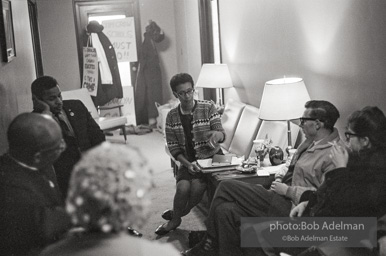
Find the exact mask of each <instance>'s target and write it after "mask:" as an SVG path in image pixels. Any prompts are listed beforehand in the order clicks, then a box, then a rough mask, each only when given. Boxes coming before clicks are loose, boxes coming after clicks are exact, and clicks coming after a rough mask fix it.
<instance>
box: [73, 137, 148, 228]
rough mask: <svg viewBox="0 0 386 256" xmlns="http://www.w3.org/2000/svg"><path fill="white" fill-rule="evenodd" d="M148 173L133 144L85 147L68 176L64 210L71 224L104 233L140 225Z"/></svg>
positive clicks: (146, 205) (105, 143)
mask: <svg viewBox="0 0 386 256" xmlns="http://www.w3.org/2000/svg"><path fill="white" fill-rule="evenodd" d="M151 173H152V171H151V170H150V168H149V166H148V165H147V162H146V160H145V158H144V157H143V156H142V154H141V153H140V152H139V151H138V150H137V149H136V148H133V147H130V146H126V145H117V144H111V143H109V142H104V143H103V144H101V145H100V146H98V147H95V148H93V149H91V150H89V151H87V152H86V153H85V154H84V155H83V156H82V158H81V160H80V161H79V162H78V164H77V165H76V166H75V168H74V170H73V173H72V176H71V179H70V188H69V192H68V196H67V200H66V211H67V212H68V214H69V215H70V217H71V219H72V222H73V224H74V225H76V226H80V227H83V228H84V229H85V230H87V231H102V232H105V233H109V232H119V231H121V230H123V229H125V228H127V227H128V226H141V225H142V224H143V223H144V222H145V220H146V217H147V216H146V215H147V211H148V206H149V204H150V200H149V198H148V193H147V192H148V191H149V190H150V188H151V187H152V186H153V183H152V179H151Z"/></svg>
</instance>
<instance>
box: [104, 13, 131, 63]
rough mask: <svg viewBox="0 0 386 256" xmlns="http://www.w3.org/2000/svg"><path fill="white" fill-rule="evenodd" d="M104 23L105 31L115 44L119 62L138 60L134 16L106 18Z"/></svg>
mask: <svg viewBox="0 0 386 256" xmlns="http://www.w3.org/2000/svg"><path fill="white" fill-rule="evenodd" d="M102 25H103V26H104V29H103V33H105V35H106V36H107V37H108V38H109V39H110V41H111V43H112V44H113V46H114V49H115V53H116V55H117V60H118V62H136V61H137V60H138V58H137V45H136V40H135V26H134V17H128V18H124V19H117V20H105V21H103V22H102Z"/></svg>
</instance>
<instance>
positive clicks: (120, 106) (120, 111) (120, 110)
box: [98, 104, 123, 116]
mask: <svg viewBox="0 0 386 256" xmlns="http://www.w3.org/2000/svg"><path fill="white" fill-rule="evenodd" d="M122 107H123V105H122V104H120V105H116V106H111V107H106V106H98V110H109V109H116V108H118V110H119V115H120V116H122Z"/></svg>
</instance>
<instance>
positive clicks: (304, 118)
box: [299, 117, 322, 125]
mask: <svg viewBox="0 0 386 256" xmlns="http://www.w3.org/2000/svg"><path fill="white" fill-rule="evenodd" d="M299 120H300V124H301V125H303V124H304V123H305V122H306V121H316V120H318V119H317V118H312V117H301V118H299ZM321 122H322V121H321Z"/></svg>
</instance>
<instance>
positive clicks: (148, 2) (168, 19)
mask: <svg viewBox="0 0 386 256" xmlns="http://www.w3.org/2000/svg"><path fill="white" fill-rule="evenodd" d="M139 3H140V13H141V14H140V15H141V30H142V40H141V41H142V42H143V39H144V38H143V33H144V32H145V28H146V26H147V25H148V24H149V21H150V20H152V21H154V22H156V23H157V25H158V26H159V27H160V28H161V29H162V31H163V32H164V34H165V38H164V40H163V41H162V42H160V43H156V44H155V46H156V48H157V51H158V56H159V60H160V67H161V71H162V88H163V90H162V93H163V101H164V102H160V103H161V104H163V103H165V102H167V101H168V100H169V99H171V98H172V97H173V96H172V93H171V90H170V89H169V80H170V77H171V76H173V75H174V74H175V73H176V72H177V69H178V68H177V57H176V51H177V48H176V30H175V20H174V18H173V17H174V0H163V1H157V0H139Z"/></svg>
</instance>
